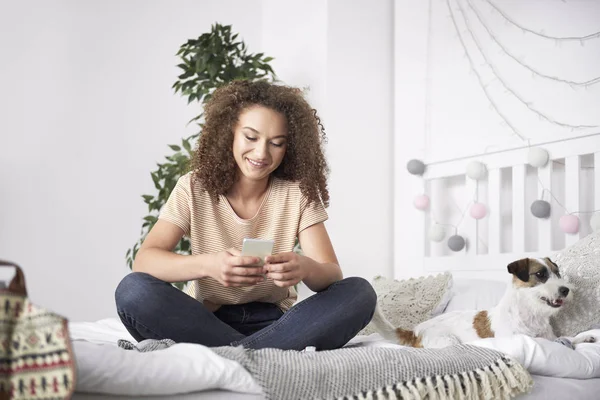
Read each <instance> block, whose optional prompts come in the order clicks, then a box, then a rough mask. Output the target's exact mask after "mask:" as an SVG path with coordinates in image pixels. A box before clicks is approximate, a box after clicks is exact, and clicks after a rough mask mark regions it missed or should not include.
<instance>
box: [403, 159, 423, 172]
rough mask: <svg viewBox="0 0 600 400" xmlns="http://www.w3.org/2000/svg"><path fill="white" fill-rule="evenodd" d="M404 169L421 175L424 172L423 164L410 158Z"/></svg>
mask: <svg viewBox="0 0 600 400" xmlns="http://www.w3.org/2000/svg"><path fill="white" fill-rule="evenodd" d="M406 169H408V172H410V173H411V174H413V175H423V173H424V172H425V164H423V162H422V161H420V160H410V161H409V162H408V164H406Z"/></svg>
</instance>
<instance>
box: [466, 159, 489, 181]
mask: <svg viewBox="0 0 600 400" xmlns="http://www.w3.org/2000/svg"><path fill="white" fill-rule="evenodd" d="M486 171H487V168H486V166H485V164H483V163H481V162H479V161H471V162H470V163H469V164H468V165H467V176H468V177H469V178H471V179H474V180H476V181H478V180H480V179H483V178H484V177H485V173H486Z"/></svg>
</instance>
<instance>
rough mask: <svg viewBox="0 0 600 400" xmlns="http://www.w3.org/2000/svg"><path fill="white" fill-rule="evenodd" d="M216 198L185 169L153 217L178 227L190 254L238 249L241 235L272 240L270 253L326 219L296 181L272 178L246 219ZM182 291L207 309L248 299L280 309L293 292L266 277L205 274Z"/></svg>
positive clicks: (289, 246) (286, 306)
mask: <svg viewBox="0 0 600 400" xmlns="http://www.w3.org/2000/svg"><path fill="white" fill-rule="evenodd" d="M219 200H220V201H219V202H217V203H215V202H213V201H212V200H211V198H210V195H209V194H208V192H206V191H205V190H203V189H202V187H201V184H200V183H199V182H198V181H195V182H192V173H191V172H190V173H188V174H186V175H184V176H182V177H181V178H180V179H179V180H178V182H177V184H176V185H175V188H174V189H173V192H172V193H171V195H170V196H169V199H168V200H167V202H166V204H165V205H164V207H163V209H162V210H161V213H160V216H159V218H160V219H163V220H165V221H168V222H171V223H173V224H175V225H177V226H178V227H180V228H181V229H182V230H183V231H184V234H185V235H186V236H187V237H189V238H190V243H191V250H192V254H208V253H216V252H220V251H223V250H226V249H228V248H231V247H234V248H236V249H238V250H240V251H241V249H242V242H243V239H244V238H256V239H274V240H275V245H274V247H273V254H277V253H282V252H289V251H292V250H293V249H294V244H295V241H296V237H297V236H298V233H299V232H301V231H302V230H304V229H306V228H308V227H309V226H311V225H314V224H317V223H319V222H323V221H326V220H327V218H328V215H327V212H326V211H325V208H324V207H323V204H322V203H321V202H319V203H317V204H316V203H314V202H313V203H311V204H310V206H307V204H308V201H307V199H306V197H305V196H304V195H303V194H302V192H301V191H300V187H299V184H298V183H297V182H291V181H285V180H281V179H277V178H274V177H273V178H271V180H270V183H269V187H268V189H267V193H266V195H265V197H264V199H263V202H262V204H261V206H260V208H259V210H258V212H257V213H256V215H255V216H254V217H252V218H250V219H242V218H240V217H239V216H238V215H237V214H236V213H235V211H234V210H233V208H232V207H231V205H230V204H229V201H228V200H227V198H226V197H225V196H220V198H219ZM186 292H187V294H189V295H190V296H192V297H194V298H195V299H197V300H198V301H202V302H204V304H205V305H206V306H207V307H209V309H211V310H213V311H214V310H216V309H217V308H218V306H219V305H222V304H243V303H249V302H253V301H259V302H265V303H275V304H277V306H278V307H280V308H281V309H282V310H283V311H286V310H288V309H289V308H290V307H291V306H292V305H293V304H294V302H295V301H296V299H297V297H298V296H297V293H296V291H295V290H294V288H293V287H290V288H280V287H278V286H276V285H275V284H274V283H273V281H272V280H271V279H269V280H267V281H266V282H261V283H259V284H257V285H255V286H250V287H224V286H223V285H221V284H220V283H219V282H218V281H217V280H215V279H213V278H210V277H206V278H201V279H198V280H195V281H193V282H190V284H189V285H188V286H187V288H186ZM215 305H216V306H215Z"/></svg>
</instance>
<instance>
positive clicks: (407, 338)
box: [396, 328, 423, 347]
mask: <svg viewBox="0 0 600 400" xmlns="http://www.w3.org/2000/svg"><path fill="white" fill-rule="evenodd" d="M396 336H397V337H398V340H399V342H400V343H401V344H403V345H405V346H411V347H423V345H422V344H421V338H420V337H419V336H417V335H415V333H414V332H413V331H409V330H406V329H402V328H396Z"/></svg>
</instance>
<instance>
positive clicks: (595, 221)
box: [590, 212, 600, 232]
mask: <svg viewBox="0 0 600 400" xmlns="http://www.w3.org/2000/svg"><path fill="white" fill-rule="evenodd" d="M590 225H591V227H592V230H593V231H594V232H600V212H597V213H596V214H594V215H592V219H590Z"/></svg>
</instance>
